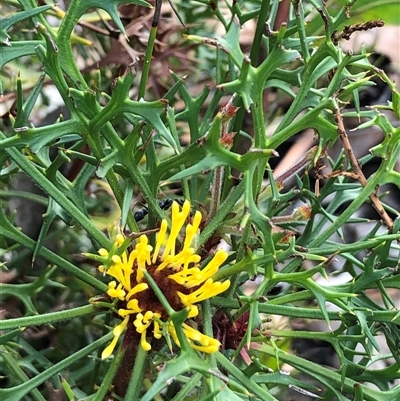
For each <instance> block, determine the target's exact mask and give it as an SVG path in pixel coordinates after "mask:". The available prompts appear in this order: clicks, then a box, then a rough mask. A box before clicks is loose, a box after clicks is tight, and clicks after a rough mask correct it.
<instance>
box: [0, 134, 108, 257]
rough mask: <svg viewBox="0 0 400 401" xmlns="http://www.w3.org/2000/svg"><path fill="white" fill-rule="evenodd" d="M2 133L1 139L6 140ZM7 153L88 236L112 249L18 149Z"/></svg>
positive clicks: (84, 217)
mask: <svg viewBox="0 0 400 401" xmlns="http://www.w3.org/2000/svg"><path fill="white" fill-rule="evenodd" d="M5 138H6V137H5V135H4V134H3V133H2V132H0V139H5ZM6 152H7V153H8V154H9V155H10V157H11V159H12V160H14V162H15V163H16V164H17V165H18V166H19V167H20V168H21V169H22V170H23V171H24V172H25V173H26V174H27V175H28V176H29V177H30V178H31V179H32V180H33V181H34V182H35V183H36V184H37V185H38V186H39V187H40V188H42V189H43V191H44V192H45V193H47V194H48V195H49V196H50V197H52V198H53V199H54V200H55V201H56V202H57V203H58V204H59V205H60V206H61V207H62V208H63V209H64V210H66V211H68V214H70V215H71V217H72V218H74V220H75V221H76V223H77V224H79V225H80V226H81V227H82V228H83V229H84V230H86V231H87V233H88V235H89V236H90V237H91V238H92V239H93V240H94V241H95V242H96V243H97V244H100V245H101V246H102V247H103V248H106V249H107V248H109V247H111V242H110V241H109V240H108V239H107V238H106V237H105V235H104V234H103V233H102V232H101V231H100V230H99V229H98V228H97V227H96V226H95V225H94V224H93V223H92V222H91V221H90V220H89V218H88V217H87V216H86V215H84V214H83V213H82V212H81V211H80V210H79V209H78V208H77V207H76V206H75V205H74V204H73V203H72V202H71V201H70V200H69V199H68V198H67V197H66V196H65V195H64V193H63V192H62V191H60V190H59V189H58V188H57V187H56V186H55V185H54V184H53V183H52V182H50V181H49V180H48V179H47V178H46V177H45V176H44V175H43V174H41V173H40V172H39V170H38V169H37V168H36V167H35V166H34V165H33V164H32V163H31V162H30V161H29V160H28V159H27V158H26V157H25V156H24V155H23V154H22V153H20V151H19V150H18V149H15V148H9V149H6Z"/></svg>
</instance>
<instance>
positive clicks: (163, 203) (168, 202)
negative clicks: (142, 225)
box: [133, 198, 185, 222]
mask: <svg viewBox="0 0 400 401" xmlns="http://www.w3.org/2000/svg"><path fill="white" fill-rule="evenodd" d="M174 201H175V202H176V203H178V205H180V206H183V204H184V203H185V199H171V198H167V199H162V200H160V201H158V206H159V207H160V209H162V210H168V209H169V208H170V207H171V206H172V203H173V202H174ZM148 214H149V209H147V207H144V208H143V209H140V210H138V211H136V212H135V213H134V214H133V218H134V219H135V221H136V222H138V221H141V220H143V219H144V218H145V217H146V216H147V215H148Z"/></svg>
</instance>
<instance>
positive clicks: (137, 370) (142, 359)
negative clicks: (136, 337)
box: [125, 346, 147, 400]
mask: <svg viewBox="0 0 400 401" xmlns="http://www.w3.org/2000/svg"><path fill="white" fill-rule="evenodd" d="M146 360H147V352H146V351H145V350H144V349H143V348H142V347H140V346H138V350H137V355H136V359H135V364H134V366H133V370H132V374H131V379H130V381H129V386H128V390H127V392H126V395H125V400H139V395H140V392H141V391H142V389H143V378H144V374H145V372H146V370H145V363H146Z"/></svg>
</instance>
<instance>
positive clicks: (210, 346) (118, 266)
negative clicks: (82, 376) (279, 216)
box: [99, 201, 230, 359]
mask: <svg viewBox="0 0 400 401" xmlns="http://www.w3.org/2000/svg"><path fill="white" fill-rule="evenodd" d="M190 208H191V206H190V203H189V202H188V201H185V202H184V204H183V205H182V207H180V206H179V205H178V203H176V202H174V203H173V204H172V212H171V222H172V223H171V226H170V227H168V222H167V221H166V220H162V222H161V226H160V230H159V232H158V235H157V239H156V242H155V246H154V247H153V246H151V245H150V244H149V239H148V237H147V236H146V235H141V236H140V237H139V239H138V241H136V243H134V244H131V246H128V248H126V250H124V245H125V244H126V240H125V238H124V237H123V236H122V235H121V234H118V235H117V238H116V241H115V243H114V245H113V247H112V249H111V250H110V251H107V250H105V249H100V250H99V254H100V255H101V256H102V257H104V260H105V261H106V262H105V263H104V265H102V266H100V267H99V270H100V271H101V272H103V273H104V274H106V275H108V276H111V277H113V280H112V281H110V282H109V283H108V291H107V294H108V295H109V296H110V297H111V299H114V300H115V305H116V308H117V314H118V315H119V317H121V319H122V322H121V323H120V324H118V325H117V326H116V327H114V330H113V334H114V339H113V340H112V342H111V343H110V344H109V345H108V346H107V347H106V348H105V349H104V351H103V353H102V358H103V359H104V358H107V357H108V356H110V355H111V354H112V352H113V350H114V348H115V346H116V344H117V342H118V339H119V337H120V336H121V334H122V333H123V332H124V330H125V329H126V328H128V330H129V329H130V330H134V331H136V332H137V333H138V334H140V338H141V340H140V343H141V346H142V348H143V349H144V350H146V351H148V350H150V349H151V345H150V342H149V340H148V338H149V337H153V338H155V339H159V338H161V337H162V336H163V335H165V334H166V333H168V334H169V335H170V336H171V338H172V339H173V340H174V342H175V343H176V344H177V345H178V346H180V343H179V340H178V337H177V334H176V328H175V327H174V324H173V322H172V321H170V320H169V316H168V313H167V311H166V310H165V308H164V307H163V305H162V304H161V302H160V300H159V299H158V297H157V295H156V294H155V292H154V291H153V289H152V288H151V286H150V285H149V284H148V283H147V281H146V277H145V272H147V273H148V274H149V275H150V276H151V277H152V279H153V280H154V282H155V283H156V284H157V286H158V288H159V289H160V290H161V291H162V293H163V295H164V296H165V298H166V300H167V301H168V303H169V305H170V306H171V307H172V308H173V309H174V310H175V311H179V310H182V309H184V308H186V309H187V310H188V318H193V317H196V316H197V315H198V313H199V312H198V308H197V306H196V304H197V303H199V302H202V301H204V300H205V299H208V298H211V297H213V296H215V295H218V294H220V293H222V292H224V291H225V290H226V289H227V288H228V287H229V285H230V282H229V280H226V281H224V282H214V281H213V278H212V277H213V276H214V274H215V273H216V272H217V271H218V269H219V267H220V266H221V265H222V264H223V263H224V261H225V260H226V258H227V256H228V255H227V253H226V252H225V251H223V250H219V251H217V252H216V253H215V255H214V257H213V258H212V259H211V260H210V262H209V263H208V264H207V265H206V266H205V267H204V268H203V269H201V268H200V266H199V262H200V260H201V257H200V256H199V255H197V254H196V253H195V249H194V247H193V243H194V241H195V239H196V236H197V233H198V231H199V226H200V223H201V213H200V212H198V211H197V212H196V213H195V214H194V216H193V218H192V222H191V223H190V224H186V225H185V222H186V220H187V218H188V216H189V214H190ZM184 225H185V228H184V238H183V241H182V242H179V239H180V234H181V230H182V228H183V227H184ZM106 266H107V267H106ZM182 329H183V332H184V333H185V335H186V338H187V340H188V342H189V344H190V345H191V347H192V348H193V349H196V350H198V351H202V352H207V353H212V352H216V351H217V350H218V348H219V345H220V343H219V341H218V340H216V339H214V338H211V337H208V336H206V335H204V334H202V333H200V332H199V331H198V330H197V329H195V328H193V327H191V326H190V325H188V324H186V323H184V324H183V325H182Z"/></svg>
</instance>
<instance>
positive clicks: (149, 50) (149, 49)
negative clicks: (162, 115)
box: [138, 0, 162, 100]
mask: <svg viewBox="0 0 400 401" xmlns="http://www.w3.org/2000/svg"><path fill="white" fill-rule="evenodd" d="M161 5H162V1H161V0H156V6H155V9H154V17H153V22H152V25H151V28H150V35H149V41H148V42H147V46H146V54H145V56H144V62H143V70H142V76H141V78H140V85H139V92H138V100H140V99H143V98H144V95H145V93H146V87H147V80H148V79H149V74H150V65H151V57H152V55H153V50H154V43H155V41H156V35H157V27H158V20H159V18H160V12H161Z"/></svg>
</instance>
